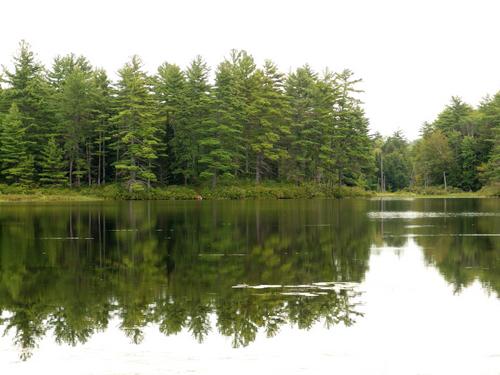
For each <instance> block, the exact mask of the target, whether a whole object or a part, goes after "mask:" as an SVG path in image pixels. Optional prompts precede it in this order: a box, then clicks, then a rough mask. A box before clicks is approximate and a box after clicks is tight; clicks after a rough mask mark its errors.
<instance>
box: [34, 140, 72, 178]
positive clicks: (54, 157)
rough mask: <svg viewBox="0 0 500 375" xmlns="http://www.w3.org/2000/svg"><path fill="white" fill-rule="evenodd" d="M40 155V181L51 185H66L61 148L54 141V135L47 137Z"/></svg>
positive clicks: (64, 165)
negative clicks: (47, 139)
mask: <svg viewBox="0 0 500 375" xmlns="http://www.w3.org/2000/svg"><path fill="white" fill-rule="evenodd" d="M41 156H42V158H41V161H40V164H41V168H42V171H41V172H40V182H41V183H42V184H44V185H51V186H64V185H66V184H67V180H66V172H65V171H66V164H65V162H64V160H63V152H62V149H61V148H60V147H59V145H58V144H57V143H56V141H55V138H54V137H51V138H50V139H49V141H48V142H47V144H46V145H45V147H44V148H43V150H42V155H41Z"/></svg>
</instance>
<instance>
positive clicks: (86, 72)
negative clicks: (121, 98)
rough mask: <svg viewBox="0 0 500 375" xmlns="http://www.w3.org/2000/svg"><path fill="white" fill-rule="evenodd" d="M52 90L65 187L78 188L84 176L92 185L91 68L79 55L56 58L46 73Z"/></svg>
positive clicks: (92, 95)
mask: <svg viewBox="0 0 500 375" xmlns="http://www.w3.org/2000/svg"><path fill="white" fill-rule="evenodd" d="M49 77H50V79H51V82H52V85H53V87H54V90H55V94H54V95H53V99H54V101H55V103H54V108H55V109H56V118H57V120H58V125H59V129H57V132H58V133H60V134H61V135H62V139H63V140H64V149H65V154H66V155H65V156H66V159H67V160H68V179H69V186H70V187H71V186H73V185H75V184H76V185H77V186H79V185H80V184H81V182H82V179H83V177H84V176H85V175H86V176H87V182H88V185H90V184H91V182H92V156H93V146H94V142H93V139H92V138H93V136H94V131H93V125H94V122H93V121H92V120H93V114H94V98H95V95H94V91H95V86H94V83H95V81H94V77H93V72H92V67H91V65H90V63H89V62H88V61H87V59H86V58H84V57H83V56H79V57H77V56H75V55H73V54H70V55H67V56H64V57H57V58H56V59H55V61H54V64H53V67H52V71H51V72H50V73H49Z"/></svg>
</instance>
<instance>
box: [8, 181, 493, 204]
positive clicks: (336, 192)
mask: <svg viewBox="0 0 500 375" xmlns="http://www.w3.org/2000/svg"><path fill="white" fill-rule="evenodd" d="M356 197H384V198H394V199H398V198H478V197H500V186H499V185H495V186H488V187H485V188H483V189H482V190H480V191H478V192H464V191H461V190H457V189H448V190H444V189H442V188H437V187H432V188H427V189H423V188H422V189H412V190H402V191H398V192H393V193H390V192H388V193H373V192H369V191H366V190H363V189H360V188H357V187H347V186H343V187H341V188H340V189H339V188H338V187H331V186H327V185H318V184H303V185H292V184H280V183H263V184H261V185H254V184H251V183H249V184H237V185H221V186H218V187H216V188H215V189H212V188H210V187H206V186H198V187H193V186H191V187H190V186H187V187H186V186H168V187H161V188H153V189H151V190H150V191H148V192H145V191H143V192H135V193H129V192H128V191H127V190H126V189H124V188H123V187H121V186H119V185H114V184H112V185H106V186H104V187H92V188H74V189H69V188H34V187H21V186H8V185H0V202H55V201H60V202H66V201H75V202H77V201H78V202H84V201H101V200H195V199H200V198H201V199H204V200H218V199H228V200H238V199H248V200H251V199H311V198H356Z"/></svg>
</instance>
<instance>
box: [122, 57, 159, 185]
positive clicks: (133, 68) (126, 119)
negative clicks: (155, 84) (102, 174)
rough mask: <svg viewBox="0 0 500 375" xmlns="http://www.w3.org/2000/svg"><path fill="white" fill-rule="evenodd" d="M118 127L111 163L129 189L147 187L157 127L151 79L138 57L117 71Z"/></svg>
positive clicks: (156, 137) (156, 145) (154, 157)
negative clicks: (115, 157) (114, 156)
mask: <svg viewBox="0 0 500 375" xmlns="http://www.w3.org/2000/svg"><path fill="white" fill-rule="evenodd" d="M118 73H119V76H120V81H119V82H118V87H117V95H118V97H117V105H118V108H117V114H116V115H115V116H114V118H113V120H114V122H115V124H116V127H117V130H116V131H117V132H116V135H115V137H116V139H115V148H116V149H117V151H118V159H117V160H116V161H115V163H114V166H115V168H116V171H117V173H118V175H119V176H120V177H121V179H122V180H123V182H124V183H125V185H126V186H127V188H128V190H129V191H131V192H132V191H134V190H141V189H143V188H144V186H147V188H149V187H150V186H151V182H153V181H156V175H155V173H154V171H153V162H154V161H155V160H156V159H157V158H158V155H157V148H158V144H159V138H158V136H159V129H158V116H157V108H156V106H155V101H154V97H153V94H152V89H151V83H152V82H151V79H150V78H149V77H148V76H147V75H146V73H144V71H143V70H142V63H141V60H140V59H139V57H137V56H134V57H133V58H132V60H131V61H130V62H129V63H127V64H125V66H124V67H123V68H122V69H120V71H119V72H118Z"/></svg>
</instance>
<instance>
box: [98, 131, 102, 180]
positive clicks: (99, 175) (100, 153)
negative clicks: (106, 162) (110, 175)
mask: <svg viewBox="0 0 500 375" xmlns="http://www.w3.org/2000/svg"><path fill="white" fill-rule="evenodd" d="M101 163H102V134H99V158H98V159H97V185H99V186H100V185H101Z"/></svg>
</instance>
